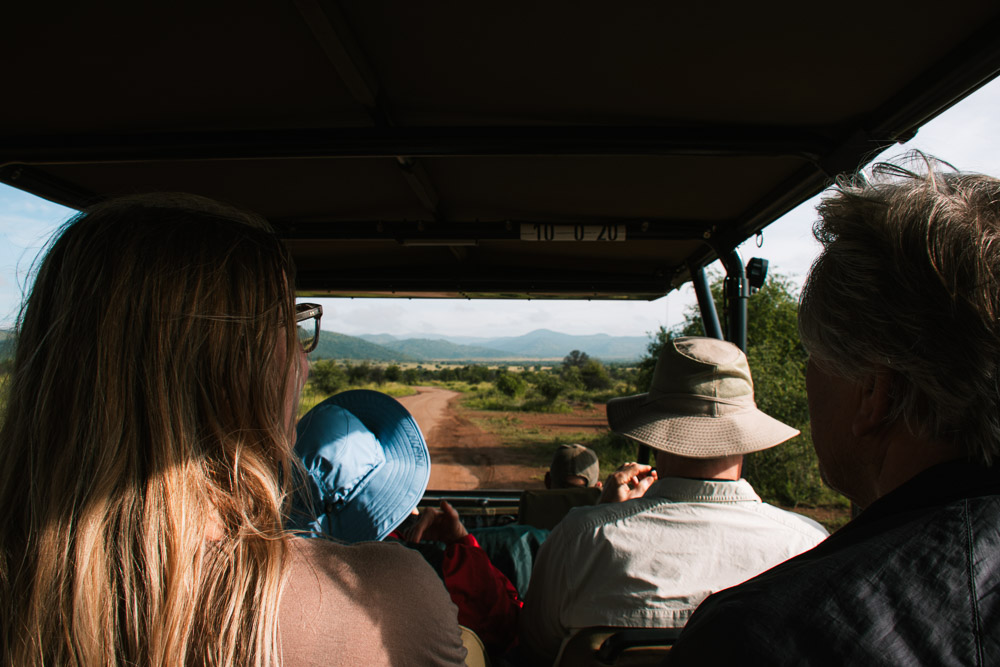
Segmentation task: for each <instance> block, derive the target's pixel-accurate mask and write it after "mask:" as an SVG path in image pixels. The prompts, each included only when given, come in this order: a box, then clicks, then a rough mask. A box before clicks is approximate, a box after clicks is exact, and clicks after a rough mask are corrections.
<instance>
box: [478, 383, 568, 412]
mask: <svg viewBox="0 0 1000 667" xmlns="http://www.w3.org/2000/svg"><path fill="white" fill-rule="evenodd" d="M470 393H471V395H470V396H467V397H465V398H464V399H462V405H463V406H464V407H466V408H469V409H471V410H487V411H492V412H540V413H545V414H568V413H570V412H573V406H571V405H570V404H569V403H567V402H566V401H565V400H562V399H556V400H554V401H548V400H546V399H545V398H543V397H541V396H539V395H538V394H536V393H534V392H532V391H528V393H526V394H525V395H524V396H507V395H506V394H504V393H502V392H499V391H497V390H496V389H495V388H494V387H493V385H492V384H489V383H484V384H482V385H479V386H478V387H476V388H475V389H474V390H472V391H471V392H470Z"/></svg>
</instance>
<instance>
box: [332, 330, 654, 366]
mask: <svg viewBox="0 0 1000 667" xmlns="http://www.w3.org/2000/svg"><path fill="white" fill-rule="evenodd" d="M327 333H328V332H326V331H324V332H323V336H320V345H321V346H323V340H324V338H325V337H327ZM331 335H333V334H331ZM336 335H337V336H341V337H342V338H343V339H345V340H349V341H354V343H352V345H356V346H357V347H356V348H351V347H348V346H347V343H346V342H345V343H342V344H340V346H339V347H338V353H337V354H334V353H333V352H332V351H328V350H327V349H326V348H324V350H323V352H322V353H321V355H322V356H329V357H335V358H341V359H371V360H373V361H387V360H389V359H393V360H396V361H464V360H470V361H472V360H502V359H511V360H514V359H539V360H541V359H562V358H563V357H565V356H566V355H567V354H569V353H570V352H572V351H573V350H580V351H581V352H586V353H587V354H588V355H589V356H591V357H594V358H596V359H603V360H605V361H635V360H638V359H640V358H641V357H642V356H643V355H644V354H645V353H646V347H647V346H648V345H649V338H648V337H646V336H609V335H608V334H594V335H589V336H575V335H572V334H564V333H559V332H558V331H551V330H549V329H536V330H535V331H532V332H530V333H527V334H525V335H523V336H507V337H502V338H485V337H473V336H445V335H440V334H409V335H402V334H401V335H398V336H397V335H393V334H387V333H381V334H361V335H359V336H354V337H352V336H344V335H343V334H336ZM361 344H364V345H361ZM368 346H372V347H368ZM378 348H380V349H381V350H382V351H381V352H378V351H376V349H378ZM352 350H356V353H357V354H364V355H365V356H350V354H353V353H354V352H352ZM386 350H388V351H389V352H386ZM387 354H388V356H386V355H387ZM314 356H315V353H314Z"/></svg>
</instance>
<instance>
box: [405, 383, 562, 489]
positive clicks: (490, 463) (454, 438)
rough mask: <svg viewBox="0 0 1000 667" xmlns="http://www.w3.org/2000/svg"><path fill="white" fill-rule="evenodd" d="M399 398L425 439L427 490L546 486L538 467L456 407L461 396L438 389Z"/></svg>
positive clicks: (419, 390)
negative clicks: (428, 468) (428, 455)
mask: <svg viewBox="0 0 1000 667" xmlns="http://www.w3.org/2000/svg"><path fill="white" fill-rule="evenodd" d="M414 388H415V389H416V390H417V394H415V395H413V396H404V397H402V398H400V399H399V401H400V403H402V404H403V405H404V406H406V409H407V410H409V411H410V413H411V414H412V415H413V417H414V419H416V420H417V424H418V425H419V426H420V430H421V431H423V434H424V438H425V439H426V440H427V448H428V449H429V450H430V453H431V479H430V483H429V484H428V486H427V488H428V489H435V490H441V489H525V488H539V487H541V486H542V483H541V481H540V478H539V477H540V473H539V470H538V468H537V467H533V466H526V465H524V464H523V463H522V462H521V461H519V460H518V459H519V458H520V457H519V456H518V455H517V452H514V451H511V450H510V449H509V448H505V447H504V446H503V443H502V442H500V439H499V438H497V437H496V436H494V435H491V434H489V433H485V432H483V431H482V430H480V429H479V428H478V427H477V426H476V425H475V424H473V423H472V422H470V421H469V420H468V419H466V418H464V417H462V416H461V415H460V414H459V412H458V411H457V409H456V407H457V406H456V404H457V402H458V399H459V397H460V396H461V394H459V393H458V392H455V391H448V390H447V389H441V388H439V387H414Z"/></svg>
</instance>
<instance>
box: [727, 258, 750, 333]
mask: <svg viewBox="0 0 1000 667" xmlns="http://www.w3.org/2000/svg"><path fill="white" fill-rule="evenodd" d="M721 259H722V263H723V265H725V267H726V311H727V313H726V316H727V317H726V319H727V321H728V323H729V326H728V331H727V332H726V339H727V340H729V342H731V343H734V344H736V346H737V347H739V348H740V349H741V350H743V351H744V352H746V351H747V301H748V300H749V299H750V282H749V281H748V280H747V270H746V267H744V266H743V260H742V259H741V258H740V253H739V252H737V251H736V248H733V249H732V250H730V251H729V252H727V253H725V254H724V255H722V258H721Z"/></svg>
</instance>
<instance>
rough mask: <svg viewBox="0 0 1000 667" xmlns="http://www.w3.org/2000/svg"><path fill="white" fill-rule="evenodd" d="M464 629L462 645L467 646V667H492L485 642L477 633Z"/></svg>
mask: <svg viewBox="0 0 1000 667" xmlns="http://www.w3.org/2000/svg"><path fill="white" fill-rule="evenodd" d="M458 627H460V628H461V629H462V644H463V645H464V646H465V650H466V652H467V655H466V656H465V664H466V667H490V659H489V657H488V656H487V655H486V647H485V646H484V645H483V640H482V639H480V638H479V635H477V634H476V633H475V632H473V631H472V630H470V629H469V628H467V627H465V626H464V625H460V626H458Z"/></svg>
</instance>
